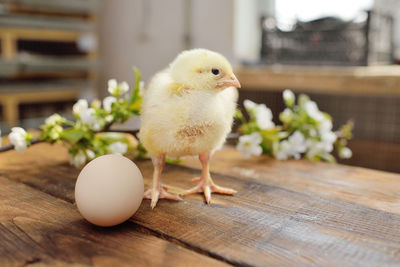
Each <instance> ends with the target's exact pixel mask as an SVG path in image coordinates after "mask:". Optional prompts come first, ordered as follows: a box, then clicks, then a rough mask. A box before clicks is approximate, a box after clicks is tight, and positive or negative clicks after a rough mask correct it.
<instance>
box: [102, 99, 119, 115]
mask: <svg viewBox="0 0 400 267" xmlns="http://www.w3.org/2000/svg"><path fill="white" fill-rule="evenodd" d="M115 101H117V99H116V98H115V97H113V96H107V97H106V98H104V99H103V107H104V109H105V110H106V111H107V112H111V107H112V104H113V103H114V102H115Z"/></svg>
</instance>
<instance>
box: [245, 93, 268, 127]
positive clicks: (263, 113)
mask: <svg viewBox="0 0 400 267" xmlns="http://www.w3.org/2000/svg"><path fill="white" fill-rule="evenodd" d="M243 105H244V107H245V109H246V110H247V112H249V113H250V114H253V115H254V116H255V118H256V122H257V125H258V127H259V128H260V129H261V130H267V129H271V128H274V127H275V124H274V123H273V121H272V111H271V110H270V109H269V108H268V107H267V106H266V105H265V104H256V103H254V102H253V101H251V100H248V99H246V100H244V101H243Z"/></svg>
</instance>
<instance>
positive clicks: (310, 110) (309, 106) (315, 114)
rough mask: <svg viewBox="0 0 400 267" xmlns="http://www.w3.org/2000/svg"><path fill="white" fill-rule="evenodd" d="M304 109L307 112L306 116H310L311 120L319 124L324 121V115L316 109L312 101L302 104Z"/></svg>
mask: <svg viewBox="0 0 400 267" xmlns="http://www.w3.org/2000/svg"><path fill="white" fill-rule="evenodd" d="M304 108H305V110H306V112H307V115H308V116H310V117H311V118H312V119H314V120H316V121H318V122H320V121H322V120H323V119H324V114H322V112H321V111H320V110H319V109H318V106H317V104H316V103H315V102H314V101H311V100H310V101H307V102H306V103H305V104H304Z"/></svg>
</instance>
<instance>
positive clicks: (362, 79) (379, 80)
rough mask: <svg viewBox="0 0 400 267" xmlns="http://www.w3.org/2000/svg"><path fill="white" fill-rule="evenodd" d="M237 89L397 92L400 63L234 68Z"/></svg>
mask: <svg viewBox="0 0 400 267" xmlns="http://www.w3.org/2000/svg"><path fill="white" fill-rule="evenodd" d="M235 74H236V76H237V77H238V79H239V81H240V83H241V85H242V89H241V90H275V91H276V90H283V89H286V88H290V89H292V90H294V91H301V92H310V93H314V92H315V93H328V94H350V95H385V96H387V95H396V96H398V95H400V67H398V66H386V67H347V68H346V67H336V68H335V67H318V68H316V67H260V68H256V67H248V68H239V69H237V70H235Z"/></svg>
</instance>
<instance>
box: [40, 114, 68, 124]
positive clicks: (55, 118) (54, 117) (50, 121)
mask: <svg viewBox="0 0 400 267" xmlns="http://www.w3.org/2000/svg"><path fill="white" fill-rule="evenodd" d="M62 121H63V118H62V117H61V116H60V115H58V114H57V113H55V114H53V115H51V116H50V117H48V118H47V119H46V120H45V121H44V122H45V124H47V125H54V124H59V123H61V122H62Z"/></svg>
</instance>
